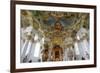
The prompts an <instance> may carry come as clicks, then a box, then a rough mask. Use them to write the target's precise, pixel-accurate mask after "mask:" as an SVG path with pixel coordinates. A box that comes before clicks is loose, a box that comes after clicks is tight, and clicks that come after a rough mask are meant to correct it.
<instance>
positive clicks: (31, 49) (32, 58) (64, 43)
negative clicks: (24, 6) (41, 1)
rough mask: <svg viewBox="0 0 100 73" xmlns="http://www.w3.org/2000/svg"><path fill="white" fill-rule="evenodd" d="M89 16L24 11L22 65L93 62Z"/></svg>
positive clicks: (21, 37) (77, 13)
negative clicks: (77, 61) (90, 60)
mask: <svg viewBox="0 0 100 73" xmlns="http://www.w3.org/2000/svg"><path fill="white" fill-rule="evenodd" d="M89 34H90V33H89V13H79V12H60V11H37V10H21V11H20V40H21V42H20V44H21V46H20V62H21V63H32V62H55V61H66V62H67V61H76V60H89V59H90V48H89Z"/></svg>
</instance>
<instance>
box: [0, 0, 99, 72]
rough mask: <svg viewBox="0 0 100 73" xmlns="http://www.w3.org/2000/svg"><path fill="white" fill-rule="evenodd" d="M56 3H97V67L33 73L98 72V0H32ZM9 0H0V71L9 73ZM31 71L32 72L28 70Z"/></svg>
mask: <svg viewBox="0 0 100 73" xmlns="http://www.w3.org/2000/svg"><path fill="white" fill-rule="evenodd" d="M34 1H45V2H58V3H73V4H89V5H97V24H98V25H97V29H98V30H97V31H98V32H97V33H98V35H97V37H98V39H97V43H98V44H97V45H98V46H97V55H98V56H97V61H98V62H97V68H82V69H68V70H67V69H65V70H52V71H41V72H40V71H39V72H34V73H51V72H52V73H55V72H57V73H60V72H62V73H98V72H100V57H99V56H100V53H99V52H100V46H99V45H100V44H99V43H100V42H99V40H100V34H99V31H100V20H99V19H100V14H99V13H100V5H99V4H100V1H99V0H34ZM9 69H10V0H0V73H10V70H9ZM30 73H33V72H30Z"/></svg>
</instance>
